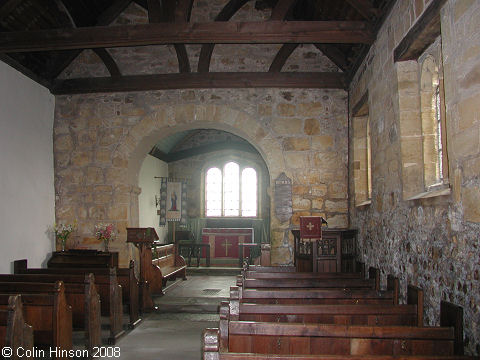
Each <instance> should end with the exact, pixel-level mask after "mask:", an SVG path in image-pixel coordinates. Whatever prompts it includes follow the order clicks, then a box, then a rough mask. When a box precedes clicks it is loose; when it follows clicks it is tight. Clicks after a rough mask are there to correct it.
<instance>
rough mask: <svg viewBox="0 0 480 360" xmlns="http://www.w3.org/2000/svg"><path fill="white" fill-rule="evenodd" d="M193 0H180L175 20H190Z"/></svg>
mask: <svg viewBox="0 0 480 360" xmlns="http://www.w3.org/2000/svg"><path fill="white" fill-rule="evenodd" d="M192 6H193V0H179V1H178V3H177V7H176V9H175V21H176V22H188V21H190V15H191V13H192Z"/></svg>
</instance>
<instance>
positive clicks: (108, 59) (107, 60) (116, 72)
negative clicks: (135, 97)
mask: <svg viewBox="0 0 480 360" xmlns="http://www.w3.org/2000/svg"><path fill="white" fill-rule="evenodd" d="M93 51H94V52H95V54H97V56H98V57H99V58H100V59H101V60H102V61H103V63H104V64H105V67H106V68H107V70H108V72H109V73H110V76H114V77H115V76H121V75H122V74H121V73H120V69H119V68H118V65H117V63H116V62H115V60H113V58H112V55H110V53H109V52H108V51H107V50H105V49H104V48H97V49H93Z"/></svg>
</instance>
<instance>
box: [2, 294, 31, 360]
mask: <svg viewBox="0 0 480 360" xmlns="http://www.w3.org/2000/svg"><path fill="white" fill-rule="evenodd" d="M5 346H7V347H9V348H10V349H12V356H10V359H12V360H19V359H28V360H29V359H33V356H30V353H28V352H26V350H31V349H33V328H32V327H31V326H30V325H28V324H27V323H26V322H25V318H24V315H23V307H22V300H21V295H12V296H10V297H9V298H8V308H7V309H1V310H0V348H4V347H5Z"/></svg>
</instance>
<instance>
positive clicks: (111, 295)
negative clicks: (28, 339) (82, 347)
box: [0, 268, 125, 346]
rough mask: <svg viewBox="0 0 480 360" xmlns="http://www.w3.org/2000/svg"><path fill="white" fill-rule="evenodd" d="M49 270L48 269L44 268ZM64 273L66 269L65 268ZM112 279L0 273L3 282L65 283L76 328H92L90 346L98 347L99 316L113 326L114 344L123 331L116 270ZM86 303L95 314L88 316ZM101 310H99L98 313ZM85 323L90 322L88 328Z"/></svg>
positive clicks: (111, 332)
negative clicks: (105, 317)
mask: <svg viewBox="0 0 480 360" xmlns="http://www.w3.org/2000/svg"><path fill="white" fill-rule="evenodd" d="M45 270H47V271H48V269H45ZM62 270H64V269H62ZM108 270H109V272H110V274H109V276H105V275H103V276H102V275H100V276H97V277H95V276H94V275H93V274H91V273H90V274H68V273H65V271H64V273H59V274H52V273H46V274H14V275H9V274H0V283H1V282H10V283H12V284H15V283H19V282H20V283H32V282H33V283H35V282H43V283H54V282H56V281H58V280H61V281H63V283H64V284H65V294H66V298H67V303H68V304H69V305H71V306H72V310H73V326H74V327H76V328H85V330H89V329H92V331H93V334H94V335H95V337H93V338H89V339H88V340H87V343H89V344H92V343H93V344H94V345H93V346H98V345H100V344H101V339H100V327H101V321H100V313H101V314H102V315H103V316H108V318H109V323H110V336H109V338H108V341H109V343H110V344H114V343H115V341H116V339H118V338H119V337H120V336H122V335H123V334H124V333H125V332H124V330H123V325H122V323H123V305H122V288H121V286H120V285H119V284H118V283H117V276H116V269H115V268H110V269H108ZM85 303H87V304H89V307H90V308H92V309H95V313H91V314H87V315H88V316H85V315H86V314H85ZM97 309H98V311H97ZM85 320H87V321H88V325H86V323H85Z"/></svg>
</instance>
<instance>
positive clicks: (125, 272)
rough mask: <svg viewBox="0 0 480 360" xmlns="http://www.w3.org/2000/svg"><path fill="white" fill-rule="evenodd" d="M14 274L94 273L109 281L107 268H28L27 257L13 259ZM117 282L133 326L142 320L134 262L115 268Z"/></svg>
mask: <svg viewBox="0 0 480 360" xmlns="http://www.w3.org/2000/svg"><path fill="white" fill-rule="evenodd" d="M13 269H14V273H15V274H88V273H92V274H94V276H95V278H96V281H97V282H98V283H99V284H100V283H107V282H109V281H110V276H111V273H110V269H109V268H103V267H100V268H74V267H66V268H48V269H45V268H28V264H27V259H22V260H15V261H14V263H13ZM115 271H116V274H117V282H118V284H120V286H121V287H122V300H123V303H125V304H128V309H129V315H130V321H129V327H130V328H134V327H135V326H136V325H138V324H139V323H140V321H141V320H142V319H141V318H140V310H141V309H140V304H139V297H140V295H139V291H140V289H139V282H138V279H137V277H136V275H135V263H134V261H133V260H131V261H130V264H129V267H128V268H116V270H115Z"/></svg>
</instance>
